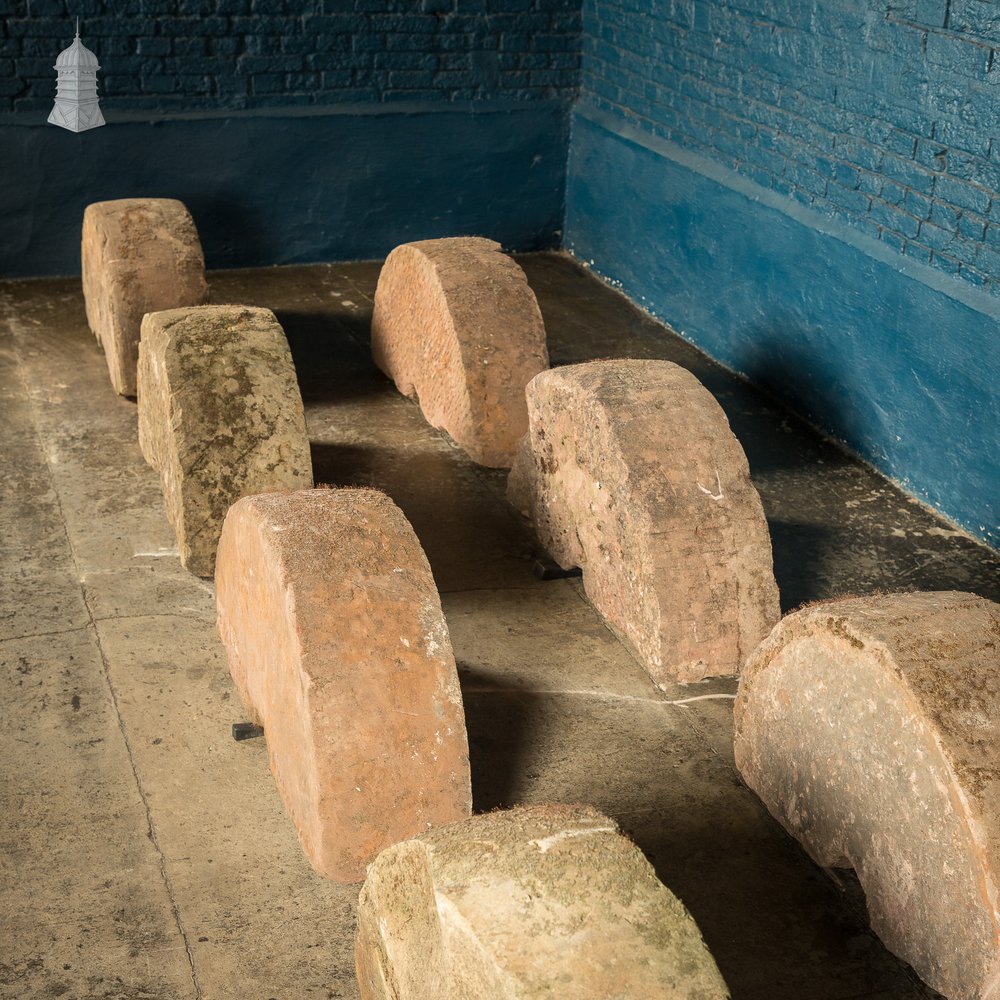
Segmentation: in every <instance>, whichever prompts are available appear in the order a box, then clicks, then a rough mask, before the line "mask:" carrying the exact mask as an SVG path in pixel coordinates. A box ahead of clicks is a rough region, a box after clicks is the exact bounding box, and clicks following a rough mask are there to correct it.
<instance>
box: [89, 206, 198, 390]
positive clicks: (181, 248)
mask: <svg viewBox="0 0 1000 1000" xmlns="http://www.w3.org/2000/svg"><path fill="white" fill-rule="evenodd" d="M82 270H83V296H84V301H85V302H86V306H87V322H88V323H89V324H90V329H91V330H93V331H94V334H95V336H96V337H97V339H98V341H100V343H101V345H102V346H103V348H104V353H105V356H106V357H107V362H108V371H109V373H110V374H111V383H112V385H113V386H114V388H115V392H117V393H119V394H120V395H122V396H134V395H135V394H136V363H137V360H138V356H139V332H140V324H141V323H142V317H143V316H144V315H145V314H146V313H148V312H157V311H159V310H162V309H173V308H175V307H178V306H194V305H200V304H201V303H203V302H205V301H206V299H207V298H208V285H206V284H205V258H204V255H203V254H202V251H201V243H200V242H199V240H198V231H197V230H196V229H195V225H194V220H193V219H192V218H191V214H190V213H189V212H188V210H187V209H186V208H185V207H184V205H183V204H182V203H181V202H179V201H175V200H173V199H172V198H122V199H119V200H117V201H98V202H94V204H92V205H88V206H87V208H86V209H85V210H84V213H83V248H82Z"/></svg>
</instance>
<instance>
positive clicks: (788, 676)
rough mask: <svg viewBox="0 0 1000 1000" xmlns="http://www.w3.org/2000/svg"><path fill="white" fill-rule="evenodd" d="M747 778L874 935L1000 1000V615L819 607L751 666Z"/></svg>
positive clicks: (984, 604) (745, 707)
mask: <svg viewBox="0 0 1000 1000" xmlns="http://www.w3.org/2000/svg"><path fill="white" fill-rule="evenodd" d="M735 741H736V742H735V749H736V763H737V766H738V767H739V769H740V772H741V773H742V775H743V777H744V778H745V779H746V782H747V784H748V785H749V786H750V787H751V788H752V789H753V790H754V791H755V792H756V793H757V794H758V795H759V796H760V797H761V799H762V800H763V801H764V804H765V805H766V806H767V808H768V809H769V810H770V811H771V813H772V815H773V816H774V817H775V818H776V819H777V820H778V821H779V822H780V823H781V824H782V825H783V826H784V827H785V829H786V830H788V831H789V832H790V833H791V834H792V835H793V836H795V837H797V838H798V839H799V840H800V841H801V842H802V844H803V846H804V847H805V848H806V850H807V851H808V852H809V853H810V855H812V857H813V859H814V860H815V861H816V863H817V864H820V865H823V866H827V867H850V868H854V869H855V870H856V871H857V873H858V878H859V880H860V881H861V884H862V885H863V886H864V889H865V895H866V897H867V902H868V912H869V917H870V919H871V923H872V927H873V928H874V929H875V931H876V933H877V934H878V935H879V937H881V938H882V940H883V941H884V942H885V944H886V946H887V947H888V948H890V949H891V950H892V951H894V952H895V953H896V954H897V955H900V956H901V957H902V958H904V959H906V961H908V962H909V963H910V964H911V965H912V966H913V967H914V968H915V969H916V971H917V973H918V974H919V975H920V976H921V977H922V978H923V979H924V980H925V981H926V982H927V983H929V984H930V985H931V986H933V987H934V989H936V990H938V991H940V992H941V993H943V994H944V995H945V996H947V997H951V998H953V1000H973V998H976V1000H980V998H983V1000H985V998H996V997H997V996H1000V911H998V899H1000V895H998V880H997V874H998V869H997V866H998V863H1000V605H997V604H993V603H992V602H990V601H986V600H983V599H982V598H979V597H975V596H973V595H971V594H960V593H921V594H901V595H894V596H883V597H867V598H855V599H850V600H844V601H834V602H830V603H825V604H817V605H814V606H812V607H809V608H807V609H806V610H804V611H799V612H797V613H796V614H792V615H789V616H788V617H787V618H785V619H784V620H783V621H782V622H781V624H780V625H779V626H778V627H777V628H775V630H774V631H773V632H772V634H771V635H770V637H769V638H768V639H767V640H766V641H765V642H764V643H762V644H761V646H760V648H759V649H758V650H757V652H756V653H755V654H754V655H753V656H752V657H750V659H749V661H748V663H747V665H746V668H745V669H744V672H743V675H742V677H741V679H740V687H739V696H738V698H737V701H736V736H735Z"/></svg>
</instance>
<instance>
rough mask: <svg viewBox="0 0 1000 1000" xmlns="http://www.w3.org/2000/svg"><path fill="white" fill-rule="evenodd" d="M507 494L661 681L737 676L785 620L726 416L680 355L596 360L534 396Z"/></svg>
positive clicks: (762, 525) (546, 382)
mask: <svg viewBox="0 0 1000 1000" xmlns="http://www.w3.org/2000/svg"><path fill="white" fill-rule="evenodd" d="M527 399H528V412H529V417H530V425H531V429H530V433H529V435H528V436H526V438H525V439H524V440H523V441H522V442H521V444H520V447H519V450H518V456H517V461H516V462H515V464H514V468H513V469H512V470H511V474H510V478H509V480H508V496H509V497H510V500H511V502H512V503H514V504H515V505H516V506H517V507H518V508H519V509H520V510H522V511H523V512H524V513H525V514H527V515H528V516H529V517H531V519H532V520H533V522H534V524H535V529H536V531H537V533H538V537H539V539H540V541H541V542H542V544H543V545H544V546H545V548H546V549H547V550H548V552H549V553H550V555H551V556H552V558H553V559H555V560H556V561H557V562H558V563H559V564H560V565H561V566H562V567H563V568H569V567H571V566H580V567H581V568H582V569H583V584H584V588H585V589H586V592H587V595H588V596H589V597H590V599H591V600H592V601H593V602H594V606H595V607H596V608H597V609H598V610H599V611H600V612H601V613H602V614H603V615H604V617H605V618H606V619H607V620H608V621H609V622H610V623H611V624H612V625H614V626H615V627H616V628H618V629H619V630H620V631H621V632H622V633H623V635H624V637H625V638H626V639H627V640H628V641H629V643H630V644H631V645H632V647H633V649H634V651H635V652H636V654H637V655H638V657H639V659H640V660H641V662H642V663H643V664H644V665H645V667H646V669H647V670H648V671H649V673H650V675H651V676H652V678H653V679H654V680H655V681H656V682H657V683H658V684H663V683H665V682H666V681H668V680H675V681H681V682H688V681H696V680H701V679H702V678H704V677H708V676H712V675H720V674H721V675H726V674H734V673H736V672H737V671H738V670H739V668H740V665H741V663H742V661H743V660H744V659H745V658H746V656H747V655H749V653H750V652H751V651H752V650H753V649H754V647H755V646H756V645H757V643H758V642H760V640H761V639H762V638H763V637H764V636H765V635H767V633H768V631H769V630H770V629H771V627H772V626H773V625H774V623H775V622H776V621H777V620H778V616H779V611H778V590H777V586H776V584H775V581H774V571H773V567H772V561H771V541H770V536H769V535H768V530H767V523H766V521H765V520H764V511H763V508H762V507H761V503H760V498H759V496H758V495H757V491H756V489H755V488H754V486H753V484H752V483H751V481H750V470H749V467H748V465H747V460H746V456H745V455H744V454H743V449H742V448H741V447H740V444H739V442H738V441H737V440H736V438H735V437H734V436H733V433H732V431H731V430H730V429H729V423H728V421H727V420H726V416H725V414H724V413H723V412H722V409H721V408H720V407H719V405H718V403H716V401H715V399H714V398H713V397H712V395H711V393H709V392H708V390H706V389H705V388H704V386H702V385H701V383H699V382H698V380H697V379H696V378H695V377H694V376H693V375H692V374H691V373H690V372H688V371H687V370H685V369H684V368H681V367H679V366H678V365H674V364H671V363H670V362H669V361H632V360H621V361H595V362H589V363H586V364H580V365H569V366H566V367H563V368H556V369H553V370H552V371H547V372H544V373H542V374H541V375H539V376H537V377H536V378H534V379H533V380H532V381H531V383H530V384H529V386H528V390H527Z"/></svg>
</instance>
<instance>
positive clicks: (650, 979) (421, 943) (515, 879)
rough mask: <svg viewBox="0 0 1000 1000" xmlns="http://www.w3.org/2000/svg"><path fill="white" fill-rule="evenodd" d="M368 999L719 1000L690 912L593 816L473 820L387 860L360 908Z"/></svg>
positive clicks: (517, 813)
mask: <svg viewBox="0 0 1000 1000" xmlns="http://www.w3.org/2000/svg"><path fill="white" fill-rule="evenodd" d="M355 957H356V965H357V974H358V984H359V987H360V993H361V998H362V1000H426V998H428V997H434V998H435V1000H515V998H517V1000H536V998H537V1000H541V998H543V997H544V998H547V1000H548V998H552V997H572V998H573V1000H624V998H626V997H628V998H637V997H649V998H653V997H676V998H681V997H684V998H689V1000H719V998H723V997H727V996H728V992H727V990H726V985H725V983H724V982H723V979H722V976H721V975H720V973H719V970H718V968H717V966H716V964H715V961H714V960H713V959H712V956H711V954H710V953H709V951H708V949H707V948H706V947H705V943H704V941H703V940H702V937H701V933H700V932H699V930H698V927H697V925H696V924H695V922H694V920H693V919H692V918H691V915H690V914H689V913H688V912H687V910H686V909H685V908H684V906H683V904H682V903H681V902H680V901H679V900H678V899H677V898H676V897H675V896H674V895H673V893H671V892H670V890H669V889H667V888H666V887H665V886H664V885H663V884H662V883H661V882H659V881H658V879H657V878H656V875H655V873H654V872H653V869H652V867H651V866H650V864H649V862H647V861H646V859H645V858H644V857H643V856H642V853H641V852H640V851H639V849H638V848H637V847H636V846H635V845H634V844H632V843H631V842H630V841H628V840H626V839H625V838H624V837H623V836H621V835H620V834H619V833H618V828H617V826H616V825H615V823H614V822H613V821H612V820H610V819H608V818H607V817H606V816H603V815H601V813H599V812H597V811H596V810H595V809H592V808H590V807H588V806H562V805H560V806H552V805H548V806H529V807H521V808H517V809H511V810H509V811H506V812H493V813H488V814H484V815H481V816H475V817H473V818H472V819H469V820H466V821H465V822H463V823H455V824H453V825H451V826H446V827H443V828H441V829H438V830H434V831H432V832H430V833H426V834H421V835H419V836H417V837H414V838H413V839H412V840H408V841H406V842H404V843H401V844H397V845H395V846H394V847H390V848H388V849H387V850H385V851H383V852H382V853H381V854H380V855H379V856H378V858H377V859H376V860H375V862H374V863H373V864H372V865H371V867H370V868H369V870H368V878H367V880H366V881H365V884H364V887H363V888H362V890H361V897H360V900H359V902H358V934H357V943H356V949H355Z"/></svg>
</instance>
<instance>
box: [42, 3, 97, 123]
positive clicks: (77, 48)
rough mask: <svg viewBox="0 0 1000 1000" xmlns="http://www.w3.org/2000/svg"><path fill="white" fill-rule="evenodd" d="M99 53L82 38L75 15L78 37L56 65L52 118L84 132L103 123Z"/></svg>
mask: <svg viewBox="0 0 1000 1000" xmlns="http://www.w3.org/2000/svg"><path fill="white" fill-rule="evenodd" d="M100 68H101V67H100V64H99V63H98V62H97V56H95V55H94V53H93V52H91V51H90V49H88V48H87V47H86V46H85V45H84V44H83V42H81V41H80V19H79V18H77V19H76V37H75V38H74V39H73V44H72V45H71V46H70V47H69V48H68V49H63V51H62V52H60V53H59V55H58V57H57V58H56V64H55V66H54V67H53V69H55V71H56V73H57V74H58V79H57V83H56V102H55V106H54V107H53V108H52V113H51V114H50V115H49V122H51V124H53V125H60V126H62V127H63V128H68V129H69V130H70V131H71V132H85V131H86V130H87V129H88V128H97V127H98V126H99V125H103V124H104V116H103V115H102V114H101V108H100V105H99V104H98V100H97V71H98V70H99V69H100Z"/></svg>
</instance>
